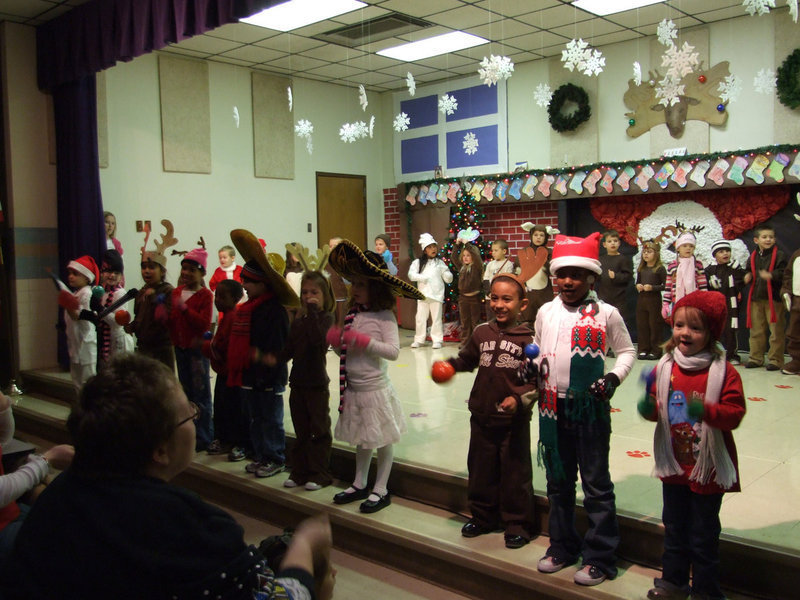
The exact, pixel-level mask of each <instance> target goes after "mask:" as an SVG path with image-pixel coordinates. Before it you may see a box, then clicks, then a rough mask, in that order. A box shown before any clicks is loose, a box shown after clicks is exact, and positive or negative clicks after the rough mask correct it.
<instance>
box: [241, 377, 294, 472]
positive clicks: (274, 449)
mask: <svg viewBox="0 0 800 600" xmlns="http://www.w3.org/2000/svg"><path fill="white" fill-rule="evenodd" d="M242 392H243V394H244V399H245V407H246V409H247V416H248V419H249V421H250V441H251V442H252V444H253V454H254V455H255V459H256V461H257V462H262V463H266V462H274V463H277V464H279V465H282V464H284V462H286V456H285V451H286V435H285V434H284V432H283V395H282V394H283V386H275V387H274V388H272V390H270V391H257V390H253V389H249V390H247V389H244V390H242Z"/></svg>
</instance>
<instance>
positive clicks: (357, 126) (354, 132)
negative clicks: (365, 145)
mask: <svg viewBox="0 0 800 600" xmlns="http://www.w3.org/2000/svg"><path fill="white" fill-rule="evenodd" d="M367 133H368V128H367V124H366V123H365V122H364V121H356V122H355V123H345V124H343V125H342V126H341V127H340V128H339V138H340V139H341V140H342V141H343V142H347V143H348V144H352V143H353V142H355V141H356V140H358V139H361V138H363V137H366V136H367Z"/></svg>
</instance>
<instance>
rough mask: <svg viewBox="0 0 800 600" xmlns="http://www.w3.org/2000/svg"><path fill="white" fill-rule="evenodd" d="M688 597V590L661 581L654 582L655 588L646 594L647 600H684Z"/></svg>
mask: <svg viewBox="0 0 800 600" xmlns="http://www.w3.org/2000/svg"><path fill="white" fill-rule="evenodd" d="M688 597H689V590H687V589H682V588H680V587H678V586H676V585H672V584H669V583H668V582H665V581H663V580H656V586H655V587H654V588H651V589H650V590H649V591H648V592H647V598H648V600H686V598H688Z"/></svg>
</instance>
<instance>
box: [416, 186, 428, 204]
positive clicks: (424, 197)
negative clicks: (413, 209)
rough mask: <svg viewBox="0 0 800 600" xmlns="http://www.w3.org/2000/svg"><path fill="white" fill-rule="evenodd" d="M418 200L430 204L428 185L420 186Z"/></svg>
mask: <svg viewBox="0 0 800 600" xmlns="http://www.w3.org/2000/svg"><path fill="white" fill-rule="evenodd" d="M417 201H418V202H419V203H420V204H428V186H427V185H421V186H420V188H419V195H418V196H417Z"/></svg>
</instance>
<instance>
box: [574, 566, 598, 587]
mask: <svg viewBox="0 0 800 600" xmlns="http://www.w3.org/2000/svg"><path fill="white" fill-rule="evenodd" d="M574 579H575V583H577V584H578V585H597V584H598V583H603V582H604V581H605V580H606V574H605V573H603V572H602V571H601V570H600V569H598V568H597V567H595V566H594V565H583V568H582V569H581V570H580V571H578V572H577V573H575V577H574Z"/></svg>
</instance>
